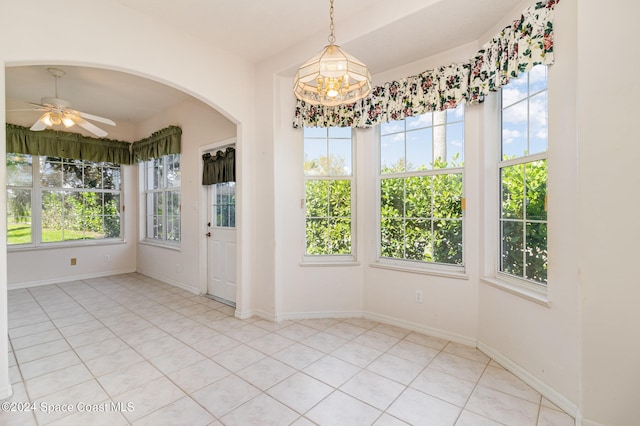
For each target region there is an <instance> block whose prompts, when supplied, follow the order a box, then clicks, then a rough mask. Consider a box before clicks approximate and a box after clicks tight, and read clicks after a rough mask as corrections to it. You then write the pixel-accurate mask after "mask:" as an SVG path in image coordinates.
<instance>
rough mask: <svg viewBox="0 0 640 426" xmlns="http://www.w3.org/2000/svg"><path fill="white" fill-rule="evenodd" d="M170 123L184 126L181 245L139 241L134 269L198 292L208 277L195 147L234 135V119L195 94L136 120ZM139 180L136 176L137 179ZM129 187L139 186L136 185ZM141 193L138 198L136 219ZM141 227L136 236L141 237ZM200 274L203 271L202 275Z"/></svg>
mask: <svg viewBox="0 0 640 426" xmlns="http://www.w3.org/2000/svg"><path fill="white" fill-rule="evenodd" d="M170 125H174V126H178V127H180V128H181V129H182V152H181V154H180V177H181V187H180V191H181V194H180V195H181V206H182V208H181V217H180V220H181V224H182V229H181V231H182V235H181V241H180V247H179V248H166V247H159V246H154V245H149V244H144V242H143V243H140V244H138V245H137V254H138V262H137V270H138V272H141V273H143V274H145V275H149V276H151V277H154V278H157V279H160V280H163V281H166V282H169V283H172V284H174V285H177V286H179V287H182V288H184V289H187V290H189V291H191V292H193V293H200V290H201V288H200V285H201V282H202V281H201V280H202V279H206V269H205V270H204V274H202V270H201V268H200V266H201V265H200V260H201V258H200V243H201V241H202V240H203V239H204V232H205V231H204V222H206V218H204V217H201V216H202V214H201V213H202V208H203V206H202V204H201V202H200V201H201V200H200V194H201V189H202V175H201V174H200V173H201V172H200V171H201V162H202V158H201V156H200V151H199V148H200V147H202V146H206V145H211V144H212V143H214V142H217V141H220V140H224V139H229V138H232V137H235V136H236V125H235V124H234V123H232V122H231V121H229V120H228V119H226V118H225V117H223V116H222V115H221V114H220V113H218V112H216V111H215V110H213V109H212V108H210V107H208V106H206V105H204V104H203V103H202V102H200V101H197V100H195V99H194V100H188V101H185V102H183V103H182V104H180V105H179V106H177V107H174V108H171V109H169V110H167V111H164V112H163V113H162V114H159V115H157V116H155V117H152V118H150V119H148V120H146V121H145V122H143V123H141V124H140V132H141V134H151V132H153V131H154V129H155V130H159V129H162V128H165V127H167V126H170ZM136 184H137V182H136ZM133 190H134V191H135V192H138V186H137V185H136V186H135V187H134V188H133ZM142 202H143V199H142V197H140V200H139V214H138V217H139V220H140V223H144V218H143V217H142V215H143V211H142V207H143V204H142ZM144 232H145V230H144V229H141V230H140V232H139V235H136V241H137V240H138V239H140V240H143V239H144ZM202 275H205V276H204V277H203V276H202Z"/></svg>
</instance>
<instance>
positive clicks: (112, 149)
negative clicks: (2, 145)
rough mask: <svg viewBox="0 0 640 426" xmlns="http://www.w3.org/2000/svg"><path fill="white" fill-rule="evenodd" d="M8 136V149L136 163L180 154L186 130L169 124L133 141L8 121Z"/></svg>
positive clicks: (82, 158)
mask: <svg viewBox="0 0 640 426" xmlns="http://www.w3.org/2000/svg"><path fill="white" fill-rule="evenodd" d="M6 135H7V147H6V148H7V149H6V151H7V152H15V153H17V154H31V155H43V156H48V157H63V158H73V159H75V160H87V161H96V162H98V161H105V162H110V163H116V164H132V163H133V162H141V161H146V160H150V159H151V158H160V157H162V156H163V155H167V154H178V153H180V148H181V135H182V129H180V128H179V127H176V126H169V127H167V128H165V129H162V130H159V131H157V132H155V133H153V134H152V135H151V136H149V137H148V138H145V139H142V140H140V141H136V142H133V143H129V142H122V141H117V140H113V139H107V138H91V137H88V136H83V135H81V134H79V133H69V132H60V131H56V130H42V131H37V132H36V131H33V130H30V129H28V128H27V127H22V126H18V125H15V124H7V126H6Z"/></svg>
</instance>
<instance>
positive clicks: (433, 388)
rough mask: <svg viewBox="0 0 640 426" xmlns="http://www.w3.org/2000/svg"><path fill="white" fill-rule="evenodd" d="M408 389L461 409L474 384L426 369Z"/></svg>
mask: <svg viewBox="0 0 640 426" xmlns="http://www.w3.org/2000/svg"><path fill="white" fill-rule="evenodd" d="M410 387H412V388H413V389H417V390H419V391H421V392H424V393H426V394H429V395H431V396H435V397H437V398H440V399H442V400H445V401H447V402H450V403H452V404H455V405H457V406H458V407H463V406H464V405H465V404H466V403H467V400H468V399H469V396H470V395H471V392H473V389H474V388H475V387H476V383H475V382H470V381H467V380H464V379H461V378H459V377H456V376H452V375H450V374H447V373H444V372H442V371H438V370H434V369H432V368H428V367H427V368H425V370H424V371H423V372H422V373H420V375H418V377H416V379H415V380H414V381H413V382H411V385H410Z"/></svg>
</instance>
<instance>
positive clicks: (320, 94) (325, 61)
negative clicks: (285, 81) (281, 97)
mask: <svg viewBox="0 0 640 426" xmlns="http://www.w3.org/2000/svg"><path fill="white" fill-rule="evenodd" d="M330 1H331V6H330V8H329V17H330V19H331V24H330V26H329V30H330V34H329V45H328V46H325V48H324V49H322V51H321V52H319V53H318V54H316V55H315V56H314V57H312V58H311V59H309V60H308V61H307V62H305V63H304V64H302V66H300V68H299V69H298V72H297V73H296V76H295V79H294V82H293V92H294V94H295V95H296V98H298V99H300V100H301V101H304V102H307V103H309V104H312V105H326V106H336V105H344V104H351V103H354V102H356V101H357V100H359V99H362V98H364V97H366V96H367V95H368V94H369V92H370V91H371V74H370V73H369V69H368V68H367V66H366V65H365V64H363V63H362V62H361V61H359V60H358V59H356V58H354V57H353V56H351V55H349V54H348V53H347V52H345V51H344V50H342V49H340V46H337V45H335V44H334V43H335V41H336V37H335V35H334V25H333V0H330Z"/></svg>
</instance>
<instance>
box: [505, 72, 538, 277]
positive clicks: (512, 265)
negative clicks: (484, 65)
mask: <svg viewBox="0 0 640 426" xmlns="http://www.w3.org/2000/svg"><path fill="white" fill-rule="evenodd" d="M547 139H548V138H547V67H546V66H543V65H538V66H536V67H534V68H533V69H532V70H531V71H529V72H528V73H523V74H521V75H520V76H519V77H518V78H517V79H514V80H511V81H510V82H509V84H508V85H506V86H504V87H503V88H502V141H501V158H500V161H499V163H498V171H499V176H500V218H499V221H500V256H499V265H498V271H499V272H500V273H502V274H506V275H507V276H509V277H516V278H520V279H524V280H527V281H532V282H534V283H537V284H541V285H546V283H547V205H546V200H547Z"/></svg>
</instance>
